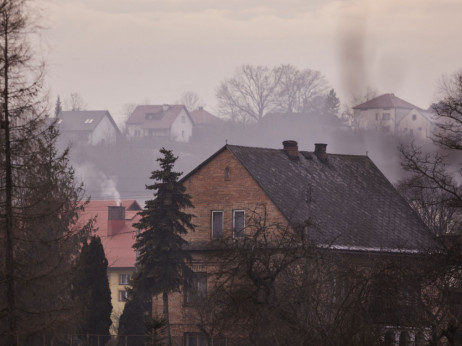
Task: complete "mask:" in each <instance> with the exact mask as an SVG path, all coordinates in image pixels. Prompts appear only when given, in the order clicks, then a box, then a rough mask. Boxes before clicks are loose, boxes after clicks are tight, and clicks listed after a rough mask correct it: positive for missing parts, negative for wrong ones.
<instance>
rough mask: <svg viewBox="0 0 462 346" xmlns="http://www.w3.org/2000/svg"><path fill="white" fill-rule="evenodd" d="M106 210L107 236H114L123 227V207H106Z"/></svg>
mask: <svg viewBox="0 0 462 346" xmlns="http://www.w3.org/2000/svg"><path fill="white" fill-rule="evenodd" d="M107 208H108V211H107V235H108V236H112V235H116V234H117V233H119V231H120V230H121V229H122V228H123V227H124V226H125V207H122V206H108V207H107Z"/></svg>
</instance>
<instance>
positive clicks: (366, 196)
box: [153, 141, 434, 345]
mask: <svg viewBox="0 0 462 346" xmlns="http://www.w3.org/2000/svg"><path fill="white" fill-rule="evenodd" d="M182 181H183V183H184V185H185V187H186V190H187V193H188V194H190V195H191V197H192V202H193V204H194V206H195V208H194V209H192V210H191V211H190V212H191V213H193V214H194V215H195V216H196V217H195V219H194V223H195V224H196V225H197V227H196V230H195V232H192V233H189V234H188V235H187V236H186V237H185V239H186V240H187V241H188V242H189V247H188V249H189V251H190V252H191V254H192V256H193V263H192V269H193V271H194V272H195V273H196V275H197V279H196V281H195V285H196V289H197V290H199V291H201V292H202V294H204V295H206V294H207V292H208V291H210V290H212V289H213V284H214V283H213V280H211V278H212V275H211V272H212V271H213V268H214V267H215V266H216V265H217V263H216V262H213V261H216V259H215V260H211V258H212V257H211V253H213V252H214V251H220V250H219V249H216V248H213V247H210V244H211V243H213V241H214V240H217V239H218V240H219V239H221V238H230V239H235V240H239V239H241V238H243V237H245V236H246V234H247V232H252V227H251V226H250V224H251V216H252V215H254V213H255V211H256V210H257V209H258V208H260V207H261V206H263V207H264V211H265V222H266V223H267V224H279V225H281V226H282V227H285V226H287V227H295V226H296V225H303V224H304V223H305V222H306V221H307V220H310V226H309V228H308V229H307V235H308V236H309V238H310V241H311V242H313V243H314V244H316V245H317V246H319V247H324V248H329V249H331V250H332V251H339V252H346V253H350V254H354V255H355V256H357V255H358V256H363V255H364V256H365V257H364V258H370V256H371V255H372V256H376V255H380V254H386V255H390V256H393V255H394V254H397V255H402V254H403V253H407V254H412V253H418V252H419V251H423V250H424V249H428V248H429V247H431V246H433V245H434V244H433V241H432V238H431V236H430V235H429V233H427V231H426V229H425V226H424V225H423V223H422V222H421V220H420V219H419V218H418V217H417V215H416V214H415V213H414V212H413V211H412V210H411V209H410V207H409V206H408V205H407V203H406V202H405V201H404V200H403V199H402V198H401V197H400V196H399V194H398V192H397V191H396V190H395V189H394V187H393V186H392V184H391V183H390V182H389V181H388V180H387V179H386V178H385V177H384V176H383V174H382V173H381V172H380V171H379V170H378V168H377V167H376V166H375V165H374V164H373V162H372V161H371V160H370V159H369V158H368V157H367V156H354V155H336V154H328V153H327V152H326V145H325V144H317V145H316V147H315V150H314V152H308V151H299V149H298V145H297V143H296V142H295V141H285V142H284V146H283V148H281V149H266V148H254V147H243V146H235V145H226V146H224V147H223V148H221V149H220V150H219V151H218V152H216V153H215V154H214V155H212V156H211V157H210V158H208V159H207V160H206V161H204V162H203V163H202V164H200V165H199V166H198V167H197V168H195V169H194V170H193V171H191V172H190V173H188V174H187V175H186V176H185V177H184V178H183V179H182ZM213 258H216V257H213ZM169 307H170V316H169V318H170V324H171V334H172V336H173V337H174V340H175V342H176V344H178V345H195V344H199V343H200V342H205V341H204V340H205V339H204V336H203V335H201V331H200V330H199V329H198V326H197V323H196V322H194V309H195V307H194V306H192V305H191V304H190V292H189V289H187V288H184V289H183V290H182V292H176V293H172V294H170V296H169ZM161 313H162V299H161V298H160V299H159V297H154V299H153V314H154V315H161ZM398 335H399V334H396V337H398ZM412 337H413V338H415V336H412ZM224 340H225V339H224V336H222V335H217V336H215V338H214V340H212V344H214V345H215V344H216V345H221V344H224V342H226V341H224Z"/></svg>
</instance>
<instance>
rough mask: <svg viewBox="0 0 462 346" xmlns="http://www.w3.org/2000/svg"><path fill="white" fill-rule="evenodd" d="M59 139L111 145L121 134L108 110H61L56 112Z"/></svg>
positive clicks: (71, 142) (76, 142) (87, 143)
mask: <svg viewBox="0 0 462 346" xmlns="http://www.w3.org/2000/svg"><path fill="white" fill-rule="evenodd" d="M57 124H58V127H59V129H60V133H61V139H62V140H65V141H67V142H69V143H70V144H85V145H112V144H115V143H116V141H117V139H118V138H119V137H120V136H121V133H120V130H119V128H118V127H117V124H116V123H115V121H114V119H113V118H112V116H111V114H110V113H109V112H108V111H105V110H103V111H62V112H60V113H59V114H58V120H57Z"/></svg>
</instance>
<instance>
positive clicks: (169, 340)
mask: <svg viewBox="0 0 462 346" xmlns="http://www.w3.org/2000/svg"><path fill="white" fill-rule="evenodd" d="M162 300H163V303H164V319H165V331H166V334H167V340H166V341H167V342H166V344H167V346H172V336H171V335H170V320H169V316H168V292H164V293H162Z"/></svg>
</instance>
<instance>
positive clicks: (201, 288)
mask: <svg viewBox="0 0 462 346" xmlns="http://www.w3.org/2000/svg"><path fill="white" fill-rule="evenodd" d="M193 275H194V276H193V278H192V280H191V285H190V286H188V285H187V284H186V283H185V285H184V297H183V298H184V305H189V306H191V305H194V304H196V303H197V300H198V299H201V298H205V297H207V272H194V273H193Z"/></svg>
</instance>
